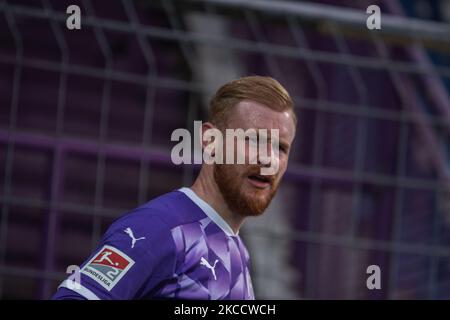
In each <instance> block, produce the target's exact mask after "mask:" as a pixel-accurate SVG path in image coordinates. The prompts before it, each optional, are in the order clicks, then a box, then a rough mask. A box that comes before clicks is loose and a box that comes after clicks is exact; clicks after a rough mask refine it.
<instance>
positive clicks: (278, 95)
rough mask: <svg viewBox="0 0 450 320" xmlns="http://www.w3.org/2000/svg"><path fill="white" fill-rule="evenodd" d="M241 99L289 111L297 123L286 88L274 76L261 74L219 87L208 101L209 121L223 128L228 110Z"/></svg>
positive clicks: (280, 110)
mask: <svg viewBox="0 0 450 320" xmlns="http://www.w3.org/2000/svg"><path fill="white" fill-rule="evenodd" d="M243 100H251V101H255V102H258V103H261V104H263V105H265V106H267V107H268V108H271V109H273V110H276V111H279V112H283V111H290V112H291V113H292V118H293V120H294V125H296V124H297V117H296V116H295V112H294V104H293V102H292V99H291V97H290V95H289V93H288V92H287V90H286V89H285V88H284V87H283V86H282V85H281V84H280V83H279V82H278V81H277V80H275V79H274V78H271V77H262V76H249V77H243V78H239V79H236V80H233V81H231V82H228V83H226V84H224V85H223V86H222V87H220V88H219V90H217V92H216V94H215V95H214V96H213V97H212V99H211V102H210V108H209V111H210V114H209V121H210V122H211V123H213V124H214V125H216V126H217V127H219V128H223V127H224V126H225V124H226V122H227V116H228V114H229V112H230V111H231V110H232V109H233V107H234V106H236V105H237V104H238V103H239V102H241V101H243Z"/></svg>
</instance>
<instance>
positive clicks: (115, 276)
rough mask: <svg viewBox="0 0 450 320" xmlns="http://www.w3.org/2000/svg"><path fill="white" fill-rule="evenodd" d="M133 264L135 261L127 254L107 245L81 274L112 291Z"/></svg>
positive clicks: (87, 264) (88, 263)
mask: <svg viewBox="0 0 450 320" xmlns="http://www.w3.org/2000/svg"><path fill="white" fill-rule="evenodd" d="M133 264H134V261H133V260H132V259H131V258H130V257H128V256H127V255H126V254H125V253H123V252H122V251H120V250H119V249H116V248H114V247H111V246H108V245H105V246H103V247H102V249H100V251H99V253H98V254H96V255H95V256H94V257H93V258H92V259H90V260H89V261H88V262H87V263H86V265H85V266H84V267H83V269H81V272H82V273H83V274H85V275H87V276H88V277H91V278H92V279H94V280H95V281H96V282H97V283H99V284H100V285H101V286H102V287H103V288H105V289H106V290H108V291H111V289H112V288H114V286H115V285H116V284H117V283H118V282H119V280H120V279H121V278H122V277H123V276H124V275H125V274H126V273H127V272H128V270H129V269H130V268H131V267H132V266H133Z"/></svg>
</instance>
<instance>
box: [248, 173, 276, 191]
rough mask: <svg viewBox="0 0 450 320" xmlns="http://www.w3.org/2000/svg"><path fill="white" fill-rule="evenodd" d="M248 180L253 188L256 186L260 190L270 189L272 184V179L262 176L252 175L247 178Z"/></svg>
mask: <svg viewBox="0 0 450 320" xmlns="http://www.w3.org/2000/svg"><path fill="white" fill-rule="evenodd" d="M247 179H248V180H249V182H250V183H251V184H252V185H253V186H255V187H256V188H259V189H265V188H268V187H270V185H271V184H272V179H271V178H269V177H268V176H263V175H260V174H254V175H250V176H248V177H247Z"/></svg>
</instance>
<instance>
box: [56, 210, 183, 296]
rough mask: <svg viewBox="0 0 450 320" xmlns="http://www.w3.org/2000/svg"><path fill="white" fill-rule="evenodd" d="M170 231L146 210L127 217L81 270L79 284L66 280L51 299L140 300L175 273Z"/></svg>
mask: <svg viewBox="0 0 450 320" xmlns="http://www.w3.org/2000/svg"><path fill="white" fill-rule="evenodd" d="M175 262H176V250H175V244H174V242H173V238H172V236H171V232H170V228H169V227H168V226H167V224H166V223H165V222H164V221H162V220H161V218H160V216H158V214H155V213H149V212H148V210H146V209H139V210H138V211H137V212H133V213H131V214H127V215H126V216H124V217H123V218H120V219H118V220H116V221H115V222H114V223H113V224H112V225H111V226H110V227H109V229H108V230H107V232H106V233H105V235H104V236H103V238H102V239H101V241H100V244H99V246H98V247H97V248H96V250H95V251H94V252H93V253H92V254H91V256H90V257H89V258H88V259H87V260H86V261H85V262H84V263H83V264H82V265H81V267H80V278H79V279H80V283H79V284H78V283H74V282H73V281H71V280H69V279H66V280H65V281H63V283H62V284H61V285H60V286H59V287H58V290H57V292H56V294H55V295H54V296H53V297H52V299H77V298H79V299H83V298H84V299H89V300H96V299H100V300H104V299H119V300H128V299H140V298H142V297H144V296H148V294H149V292H152V290H154V289H155V288H157V286H158V285H159V284H160V283H161V282H162V281H164V280H167V279H168V278H170V277H172V276H173V274H174V270H175Z"/></svg>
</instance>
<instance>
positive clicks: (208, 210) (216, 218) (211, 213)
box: [178, 187, 239, 237]
mask: <svg viewBox="0 0 450 320" xmlns="http://www.w3.org/2000/svg"><path fill="white" fill-rule="evenodd" d="M178 191H180V192H183V193H184V194H185V195H186V196H187V197H188V198H189V199H191V200H192V201H193V202H194V203H195V204H196V205H197V206H199V207H200V209H202V210H203V212H204V213H205V214H206V215H207V216H208V217H209V218H210V219H211V220H212V221H213V222H214V223H215V224H217V225H218V226H219V228H220V229H222V230H223V232H225V233H226V234H227V235H228V236H230V237H235V236H237V235H239V231H238V232H236V233H234V232H233V229H231V227H230V225H229V224H228V223H227V222H226V221H225V220H224V219H223V218H222V217H221V216H220V214H219V213H217V211H216V210H214V209H213V207H211V206H210V205H209V204H208V203H207V202H205V201H204V200H203V199H201V198H200V197H199V196H197V195H196V194H195V192H194V191H193V190H192V189H191V188H188V187H183V188H181V189H178Z"/></svg>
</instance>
